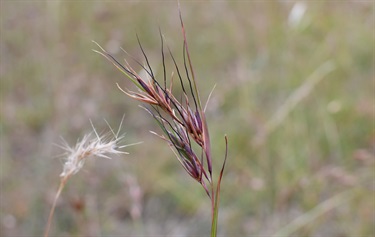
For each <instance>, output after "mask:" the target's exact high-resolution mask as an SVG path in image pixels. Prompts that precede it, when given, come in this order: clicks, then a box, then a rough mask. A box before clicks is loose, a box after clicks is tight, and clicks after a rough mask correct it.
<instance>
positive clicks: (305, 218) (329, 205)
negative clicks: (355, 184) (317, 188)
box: [273, 189, 355, 237]
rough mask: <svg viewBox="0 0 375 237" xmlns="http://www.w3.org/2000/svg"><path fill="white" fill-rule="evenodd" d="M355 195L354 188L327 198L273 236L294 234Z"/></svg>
mask: <svg viewBox="0 0 375 237" xmlns="http://www.w3.org/2000/svg"><path fill="white" fill-rule="evenodd" d="M354 196H355V192H354V190H353V189H349V190H346V191H343V192H341V193H339V194H336V195H335V196H333V197H331V198H330V199H328V200H325V201H324V202H322V203H320V204H319V205H317V206H316V207H315V208H313V209H312V210H310V211H309V212H307V213H305V214H303V215H301V216H299V217H297V218H296V219H295V220H293V221H292V222H291V223H290V224H288V225H287V226H285V227H284V228H282V229H281V230H279V231H278V232H277V233H275V234H274V235H273V237H278V236H290V235H292V234H293V233H295V232H296V231H297V230H299V229H301V228H302V227H303V226H305V225H307V224H308V223H311V222H312V221H313V220H314V219H316V218H318V217H319V216H321V215H323V214H324V213H326V212H328V211H330V210H332V209H334V208H336V207H338V206H340V205H342V204H344V203H346V202H348V201H349V200H350V199H352V198H353V197H354Z"/></svg>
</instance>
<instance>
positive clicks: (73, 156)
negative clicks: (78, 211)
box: [60, 130, 128, 177]
mask: <svg viewBox="0 0 375 237" xmlns="http://www.w3.org/2000/svg"><path fill="white" fill-rule="evenodd" d="M94 131H95V130H94ZM95 134H96V136H93V133H90V134H87V135H85V136H84V137H83V138H82V140H81V141H78V142H77V144H76V145H75V146H74V147H70V146H69V145H68V144H67V143H65V144H64V146H63V149H65V150H66V152H67V156H66V160H65V163H64V168H63V172H62V173H61V174H60V177H68V176H71V175H73V174H76V173H77V172H78V171H79V170H80V169H81V168H82V167H83V164H84V163H85V160H86V159H87V158H90V157H95V156H96V157H102V158H107V159H110V157H109V156H110V155H113V154H115V155H117V154H128V153H127V152H124V151H121V150H119V149H121V148H123V147H126V146H119V142H120V141H121V140H122V139H123V138H124V136H120V137H116V136H114V137H112V138H111V136H110V134H107V135H103V136H99V135H98V134H97V133H96V131H95Z"/></svg>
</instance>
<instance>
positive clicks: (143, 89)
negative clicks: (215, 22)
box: [94, 11, 227, 236]
mask: <svg viewBox="0 0 375 237" xmlns="http://www.w3.org/2000/svg"><path fill="white" fill-rule="evenodd" d="M180 20H181V27H182V33H183V39H184V40H183V68H182V69H180V68H179V67H178V64H177V62H176V60H175V58H174V57H173V55H172V53H171V51H170V50H169V48H168V52H169V55H170V57H171V59H172V61H173V64H174V68H175V70H176V72H177V73H176V74H177V77H178V80H179V84H180V86H181V89H182V92H183V95H182V96H181V97H180V99H177V98H179V97H177V96H174V95H173V92H172V83H173V74H172V77H171V78H170V80H169V81H170V84H169V86H167V76H166V66H165V65H166V64H165V55H164V41H163V36H162V34H161V32H160V31H159V32H160V39H161V60H162V64H163V69H164V70H163V83H160V82H159V81H158V80H157V79H156V75H155V74H154V72H153V70H152V68H151V67H150V63H149V60H148V58H147V55H146V53H145V51H144V49H143V47H142V44H141V43H140V40H139V38H138V36H137V40H138V44H139V47H140V50H141V51H142V54H143V56H144V59H145V61H146V63H145V65H143V64H142V63H140V62H138V61H137V60H135V59H133V60H134V61H135V62H136V63H137V64H138V65H139V66H140V67H141V68H142V69H143V70H144V71H145V72H147V78H144V77H143V78H142V77H141V76H140V75H139V74H138V73H137V72H136V70H134V69H133V68H132V67H131V66H130V64H129V63H128V62H127V61H126V60H125V64H124V65H123V64H121V63H120V62H119V61H118V60H117V59H115V58H114V57H113V56H112V55H111V54H109V53H108V52H107V51H106V50H105V49H103V48H102V47H101V46H100V45H99V44H97V43H96V42H94V43H95V44H96V45H97V46H98V47H99V48H100V50H94V51H95V52H97V53H99V54H101V55H103V56H104V57H105V58H107V59H108V60H109V61H110V62H112V63H113V65H114V66H116V67H117V68H118V69H119V70H120V71H121V72H122V73H124V74H125V75H126V76H127V77H128V78H129V79H130V80H131V81H132V82H133V83H134V84H135V85H136V86H137V87H138V89H139V90H138V91H137V92H134V91H129V90H124V89H122V88H121V87H120V86H119V85H118V84H117V86H118V87H119V89H120V90H121V91H122V92H124V93H125V94H126V95H128V96H130V97H131V98H133V99H136V100H139V101H142V102H144V103H145V104H148V105H149V108H145V107H144V109H145V110H147V111H148V112H149V113H150V114H151V116H152V117H153V118H154V119H155V120H156V121H157V123H158V125H159V126H160V128H161V129H162V131H163V134H156V133H155V132H152V133H153V134H156V135H157V136H159V137H160V138H162V139H163V140H164V141H166V142H167V143H168V145H169V146H170V147H171V149H172V151H173V152H174V153H175V155H176V157H177V159H178V161H179V162H180V163H181V165H182V166H183V168H184V169H185V171H186V172H187V173H188V174H189V175H190V176H191V177H192V178H193V179H195V180H196V181H197V182H199V183H200V184H201V185H202V187H203V188H204V190H205V191H206V193H207V195H208V196H209V198H210V199H211V204H212V230H211V236H216V228H217V227H216V225H217V211H218V202H219V193H220V182H221V178H222V174H223V170H224V166H225V160H226V157H227V156H226V155H225V160H224V163H223V167H222V170H221V173H220V175H219V179H218V182H217V183H216V184H215V183H214V182H213V179H212V155H211V145H210V136H209V132H208V126H207V121H206V116H205V110H204V109H203V107H202V105H201V100H200V97H199V92H198V89H197V84H196V80H195V74H194V70H193V66H192V63H191V59H190V55H189V50H188V44H187V40H186V33H185V28H184V24H183V21H182V17H181V11H180ZM184 79H185V80H187V82H188V86H187V87H186V86H185V85H184V82H183V81H184ZM193 143H195V144H196V145H198V147H200V150H199V151H195V150H194V149H193V147H195V146H194V145H193ZM225 143H226V147H227V139H226V137H225ZM207 184H208V185H207Z"/></svg>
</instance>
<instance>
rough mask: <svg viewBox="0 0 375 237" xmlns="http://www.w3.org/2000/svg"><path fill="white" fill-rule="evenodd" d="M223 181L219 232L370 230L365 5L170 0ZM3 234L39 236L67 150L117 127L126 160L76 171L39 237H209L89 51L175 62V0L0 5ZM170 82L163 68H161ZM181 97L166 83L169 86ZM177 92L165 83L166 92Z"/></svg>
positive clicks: (374, 111) (198, 192)
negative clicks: (163, 50)
mask: <svg viewBox="0 0 375 237" xmlns="http://www.w3.org/2000/svg"><path fill="white" fill-rule="evenodd" d="M181 8H182V14H183V19H184V22H185V27H186V31H187V38H188V42H189V47H190V54H191V56H192V61H193V65H194V68H195V73H196V75H197V78H198V85H199V88H200V93H201V97H202V99H203V101H206V99H207V97H208V95H209V93H210V91H211V89H212V88H213V87H214V85H215V84H216V89H215V90H214V92H213V94H212V97H211V100H210V102H209V104H208V108H207V117H208V121H209V122H208V123H209V128H210V132H211V138H212V144H213V153H214V159H215V160H214V166H215V168H216V174H217V173H218V170H219V169H220V165H221V163H222V161H223V157H224V150H225V149H224V134H227V135H228V137H229V158H228V163H227V167H226V171H225V174H224V180H223V183H222V196H221V198H222V199H221V209H220V214H219V215H220V220H219V233H220V235H221V236H323V237H328V236H332V237H353V236H356V237H359V236H361V237H365V236H374V235H375V231H374V223H375V211H374V210H375V203H374V178H375V177H374V166H375V160H374V152H375V150H374V149H375V128H374V119H375V108H374V106H375V101H374V90H375V87H374V86H375V84H374V65H375V62H374V52H375V51H374V50H375V48H374V29H375V23H374V21H375V18H374V17H375V16H374V2H373V1H361V0H353V1H276V0H275V1H268V0H267V1H181ZM0 13H1V14H0V19H1V23H0V25H1V34H0V39H1V43H0V49H1V55H0V56H1V59H0V65H1V66H0V76H1V87H0V93H1V101H0V105H1V113H0V119H1V121H0V132H1V134H0V142H1V147H0V151H1V169H0V177H1V190H0V191H1V199H0V202H1V203H0V208H1V213H0V235H1V236H40V235H41V234H42V233H43V231H44V228H45V225H46V221H47V217H48V213H49V210H50V208H51V205H52V201H53V198H54V195H55V192H56V190H57V187H58V184H59V174H60V173H61V171H62V164H63V160H62V158H61V156H59V155H60V154H61V153H63V150H62V149H60V148H59V147H58V146H56V145H54V144H61V142H62V140H61V138H60V137H63V138H64V139H65V140H67V142H68V143H69V144H71V145H74V144H75V142H76V141H77V139H79V138H81V137H82V136H83V135H84V134H86V133H88V132H90V131H92V128H91V125H90V122H89V121H90V119H91V120H92V122H93V124H94V125H95V127H96V129H97V130H98V131H105V130H108V127H107V125H106V123H105V122H104V119H106V120H107V121H108V122H109V123H110V124H111V126H113V128H114V129H117V127H118V125H119V124H120V121H121V118H122V116H123V115H124V114H125V118H124V123H123V127H122V131H123V132H125V133H126V138H125V143H134V142H139V141H143V143H142V144H141V145H137V146H133V147H128V148H126V149H125V150H126V151H128V152H130V154H129V155H123V156H117V157H113V159H112V160H106V159H100V158H95V159H91V160H89V161H87V162H86V164H85V166H84V168H83V170H82V171H80V172H79V173H78V174H77V175H75V176H73V177H72V178H71V179H70V180H69V182H68V184H67V186H66V188H65V190H64V192H63V193H62V195H61V197H60V199H59V202H58V205H57V209H56V213H55V217H54V220H53V224H52V230H51V236H110V235H111V236H114V235H116V236H207V235H208V234H209V231H210V202H209V199H208V198H207V197H206V196H205V193H204V191H203V189H202V188H201V187H200V185H199V184H198V183H196V182H195V181H194V180H192V179H191V178H190V177H188V175H186V174H185V172H184V170H183V168H182V167H181V166H180V165H179V163H178V162H177V160H176V159H175V157H174V155H173V153H172V152H171V151H170V150H169V148H168V147H167V145H166V144H165V143H164V142H163V141H162V140H160V139H158V138H157V137H155V136H153V135H152V134H150V133H149V130H154V131H159V132H160V130H158V127H157V125H156V124H155V122H154V121H153V120H152V118H150V116H149V115H148V114H147V113H146V112H145V111H144V110H142V109H140V108H139V107H138V105H139V104H140V103H139V102H137V101H134V100H132V99H130V98H129V97H127V96H126V95H124V94H122V93H121V92H120V91H119V90H118V89H117V87H116V83H119V84H120V85H121V86H123V87H125V88H129V89H134V86H133V85H132V84H131V83H129V81H128V80H126V79H125V78H124V76H123V75H122V74H121V73H120V72H119V71H118V70H117V69H115V68H114V67H113V65H111V64H110V63H109V62H108V61H106V60H105V59H104V58H103V57H101V56H100V55H98V54H96V53H94V52H93V51H92V49H97V46H96V45H95V44H93V43H92V42H91V41H92V40H95V41H97V42H98V43H99V44H101V45H102V46H103V47H104V48H105V49H106V50H108V51H109V52H110V53H112V54H114V55H116V57H117V58H119V59H120V60H121V59H122V58H124V57H126V55H125V54H124V53H123V52H122V51H121V49H120V48H121V47H123V48H124V49H126V50H127V51H128V52H129V53H130V54H132V55H133V56H134V57H135V58H137V59H139V60H143V59H142V55H141V51H140V50H139V47H138V45H137V40H136V36H135V35H136V33H137V34H138V35H139V37H140V40H141V42H142V44H143V47H144V48H145V50H146V52H147V54H148V56H149V58H150V60H151V64H152V66H153V68H154V70H155V71H156V72H157V75H158V76H159V77H160V76H162V70H161V69H162V68H161V60H160V58H161V55H160V38H159V32H158V29H159V27H160V29H161V31H162V32H163V34H164V36H165V39H166V44H168V46H169V47H170V49H171V51H172V52H173V53H174V55H175V57H176V58H177V60H178V61H179V63H181V62H182V60H181V59H182V58H181V55H182V34H181V28H180V24H179V18H178V10H177V3H176V1H64V0H62V1H59V0H53V1H39V0H29V1H26V0H25V1H17V0H14V1H11V0H2V1H1V6H0ZM167 67H168V75H169V74H170V73H171V69H172V67H171V64H170V61H168V62H167ZM176 88H177V86H176ZM176 90H177V89H176Z"/></svg>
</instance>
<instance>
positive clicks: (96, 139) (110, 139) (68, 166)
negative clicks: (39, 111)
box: [44, 121, 138, 237]
mask: <svg viewBox="0 0 375 237" xmlns="http://www.w3.org/2000/svg"><path fill="white" fill-rule="evenodd" d="M107 124H108V123H107ZM121 124H122V121H121ZM121 124H120V128H119V130H118V132H117V133H116V134H115V133H114V132H113V130H112V128H111V127H110V126H109V125H108V126H109V128H110V130H111V132H110V133H107V134H104V135H99V134H98V133H97V131H96V130H95V127H94V126H92V127H93V132H91V133H89V134H86V135H85V136H84V137H83V138H82V139H81V140H80V141H78V142H77V143H76V145H75V146H74V147H71V146H69V145H68V143H67V142H66V141H65V140H63V145H62V146H60V147H61V148H62V149H64V150H65V151H66V153H65V157H66V158H65V163H64V167H63V171H62V173H61V174H60V185H59V188H58V190H57V192H56V195H55V198H54V201H53V204H52V208H51V210H50V214H49V217H48V221H47V227H46V230H45V234H44V236H45V237H47V236H48V234H49V230H50V227H51V222H52V218H53V215H54V211H55V207H56V203H57V200H58V198H59V196H60V194H61V192H62V190H63V189H64V187H65V185H66V183H67V181H68V180H69V178H70V177H71V176H72V175H74V174H76V173H78V172H79V171H80V170H81V169H82V167H83V165H84V163H85V161H86V160H87V159H89V158H92V157H102V158H106V159H111V158H110V157H109V156H110V155H119V154H128V153H127V152H124V151H121V149H122V148H125V147H128V146H131V145H135V144H138V143H134V144H128V145H120V142H121V140H122V139H123V138H124V135H119V132H120V129H121ZM93 133H94V134H95V136H93Z"/></svg>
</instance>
